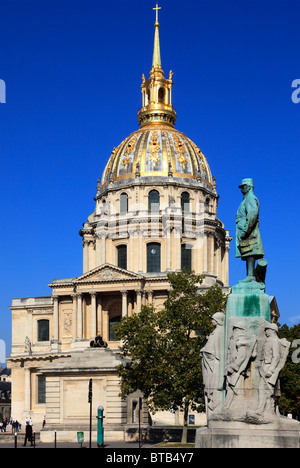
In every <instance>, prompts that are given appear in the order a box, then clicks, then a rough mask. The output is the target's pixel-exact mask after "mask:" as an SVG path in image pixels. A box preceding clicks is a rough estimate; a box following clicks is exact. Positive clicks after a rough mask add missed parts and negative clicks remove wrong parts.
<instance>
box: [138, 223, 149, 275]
mask: <svg viewBox="0 0 300 468" xmlns="http://www.w3.org/2000/svg"><path fill="white" fill-rule="evenodd" d="M146 270H147V267H146ZM138 272H139V273H142V272H143V234H142V232H141V231H140V232H139V233H138Z"/></svg>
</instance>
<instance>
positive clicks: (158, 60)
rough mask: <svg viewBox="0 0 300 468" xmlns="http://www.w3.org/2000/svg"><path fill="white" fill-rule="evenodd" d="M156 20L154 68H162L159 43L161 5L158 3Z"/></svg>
mask: <svg viewBox="0 0 300 468" xmlns="http://www.w3.org/2000/svg"><path fill="white" fill-rule="evenodd" d="M153 10H156V22H155V25H154V26H155V36H154V49H153V61H152V67H154V68H157V67H158V68H161V58H160V44H159V32H158V30H159V22H158V10H161V7H159V6H158V4H156V8H153Z"/></svg>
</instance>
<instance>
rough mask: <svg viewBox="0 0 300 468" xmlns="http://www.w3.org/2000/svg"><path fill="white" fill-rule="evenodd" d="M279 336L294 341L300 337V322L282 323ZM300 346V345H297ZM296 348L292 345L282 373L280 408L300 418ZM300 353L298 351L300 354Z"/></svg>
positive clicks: (299, 365)
mask: <svg viewBox="0 0 300 468" xmlns="http://www.w3.org/2000/svg"><path fill="white" fill-rule="evenodd" d="M279 337H280V338H286V339H287V340H288V341H290V342H291V343H293V342H294V341H295V340H299V339H300V324H298V325H295V326H294V327H291V328H289V327H288V326H287V325H282V326H281V327H280V328H279ZM297 347H298V348H299V345H298V346H297ZM295 351H296V348H293V347H292V346H291V348H290V352H289V356H288V359H287V362H286V364H285V366H284V368H283V370H282V371H281V373H280V385H281V397H280V400H279V408H280V411H281V412H282V413H292V414H293V416H294V417H297V418H298V419H299V418H300V363H299V362H293V361H294V360H293V353H295ZM299 354H300V353H298V356H299Z"/></svg>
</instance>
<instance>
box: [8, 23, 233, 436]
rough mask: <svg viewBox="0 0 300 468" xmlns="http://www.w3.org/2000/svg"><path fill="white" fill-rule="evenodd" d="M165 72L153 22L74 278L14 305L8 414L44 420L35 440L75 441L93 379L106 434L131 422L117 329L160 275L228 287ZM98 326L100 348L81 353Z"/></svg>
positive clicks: (209, 181) (196, 165)
mask: <svg viewBox="0 0 300 468" xmlns="http://www.w3.org/2000/svg"><path fill="white" fill-rule="evenodd" d="M172 76H173V74H172V72H170V74H169V77H168V79H167V78H165V76H164V72H163V70H162V67H161V60H160V44H159V23H158V20H156V22H155V39H154V54H153V64H152V69H151V72H150V77H149V79H148V80H146V78H145V76H144V75H143V77H142V85H141V90H142V108H141V109H140V110H139V111H138V122H139V129H138V130H137V131H135V132H133V133H132V134H131V135H129V136H128V138H126V139H125V140H124V141H123V142H122V143H121V144H120V145H119V146H117V147H116V148H114V149H113V151H112V154H111V156H110V158H109V159H108V162H107V165H106V167H105V169H104V172H103V175H102V178H100V179H99V180H98V186H97V193H96V196H95V210H94V212H93V213H92V214H91V215H90V216H89V217H88V218H87V221H86V222H84V224H83V227H82V229H81V230H80V236H81V237H82V246H83V274H82V275H81V276H79V277H77V278H63V279H55V280H53V281H52V282H51V283H50V284H49V286H50V288H51V290H52V295H51V296H49V297H34V298H23V299H13V301H12V305H11V307H10V308H11V312H12V352H11V356H10V358H9V365H10V367H11V369H12V388H13V392H12V415H13V417H14V418H16V419H18V420H21V421H22V419H25V417H26V416H31V417H32V419H33V420H34V421H35V422H36V423H39V422H41V421H42V419H43V417H44V416H45V417H46V421H47V424H46V429H47V430H45V431H43V434H42V436H41V437H42V439H43V438H44V440H46V439H47V437H48V438H51V431H53V430H54V429H56V430H60V431H63V433H64V434H65V437H66V438H72V437H74V433H75V432H74V431H75V430H76V428H77V429H78V428H79V427H80V428H82V427H87V426H88V420H89V407H88V402H87V388H88V380H89V379H90V378H93V404H94V408H93V412H94V415H96V410H97V406H99V405H102V406H104V408H105V431H106V437H107V438H109V437H111V438H119V437H124V433H125V432H126V428H130V427H131V426H132V425H133V426H134V425H136V423H137V419H136V405H137V398H138V397H139V395H132V396H131V397H130V398H128V401H122V400H121V399H120V397H119V382H118V377H117V375H116V371H115V367H116V365H117V364H118V363H119V362H120V356H119V353H118V345H119V343H118V342H116V341H115V339H114V325H116V324H117V323H118V322H120V320H121V318H122V317H125V316H130V315H132V314H138V313H139V311H140V310H141V307H142V305H144V304H153V306H154V307H155V309H156V310H158V311H159V310H161V309H162V308H163V304H164V302H165V300H166V299H167V297H168V290H169V287H170V286H169V282H168V277H167V274H168V273H169V272H174V271H181V269H183V268H186V269H187V270H193V271H194V272H195V273H197V274H204V275H205V280H204V282H203V284H202V286H201V287H203V288H208V287H210V286H211V285H213V284H215V283H217V284H219V285H220V286H221V287H222V288H223V290H224V291H225V292H228V291H229V285H228V281H229V280H228V278H229V273H228V252H229V244H230V240H231V238H230V237H229V233H228V231H227V230H225V228H224V225H223V223H222V222H221V221H220V220H219V219H218V214H217V207H218V199H219V196H218V194H217V191H216V183H215V180H214V178H213V177H212V175H211V171H210V168H209V165H208V162H207V160H206V158H205V156H204V155H203V153H202V151H201V150H200V149H199V147H198V146H197V145H196V144H195V143H193V142H192V141H191V140H190V139H189V138H188V137H187V136H186V135H184V134H183V133H181V132H180V131H178V130H176V129H175V121H176V111H175V109H174V107H173V105H172V87H173V80H172ZM97 333H99V334H101V336H102V337H103V339H104V340H105V341H106V342H107V343H108V347H107V348H97V349H96V348H90V341H91V340H92V339H94V338H95V336H96V335H97ZM82 396H83V397H82ZM147 421H148V420H147V409H146V408H145V406H144V410H143V415H142V422H143V423H144V424H146V423H147ZM61 437H62V435H61Z"/></svg>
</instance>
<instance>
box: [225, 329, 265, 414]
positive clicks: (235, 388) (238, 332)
mask: <svg viewBox="0 0 300 468" xmlns="http://www.w3.org/2000/svg"><path fill="white" fill-rule="evenodd" d="M256 343H257V338H256V336H255V335H254V334H253V333H251V332H249V331H246V330H245V329H244V328H242V326H239V325H236V326H233V330H232V335H231V337H230V339H229V344H228V351H227V365H226V367H225V372H224V375H225V381H226V391H227V394H226V400H225V404H224V406H223V410H228V409H229V408H230V406H231V404H232V403H233V400H234V399H235V397H236V396H237V395H239V394H240V393H241V392H243V389H244V380H245V378H247V371H248V366H249V363H250V360H251V358H255V355H256V354H255V353H256Z"/></svg>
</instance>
